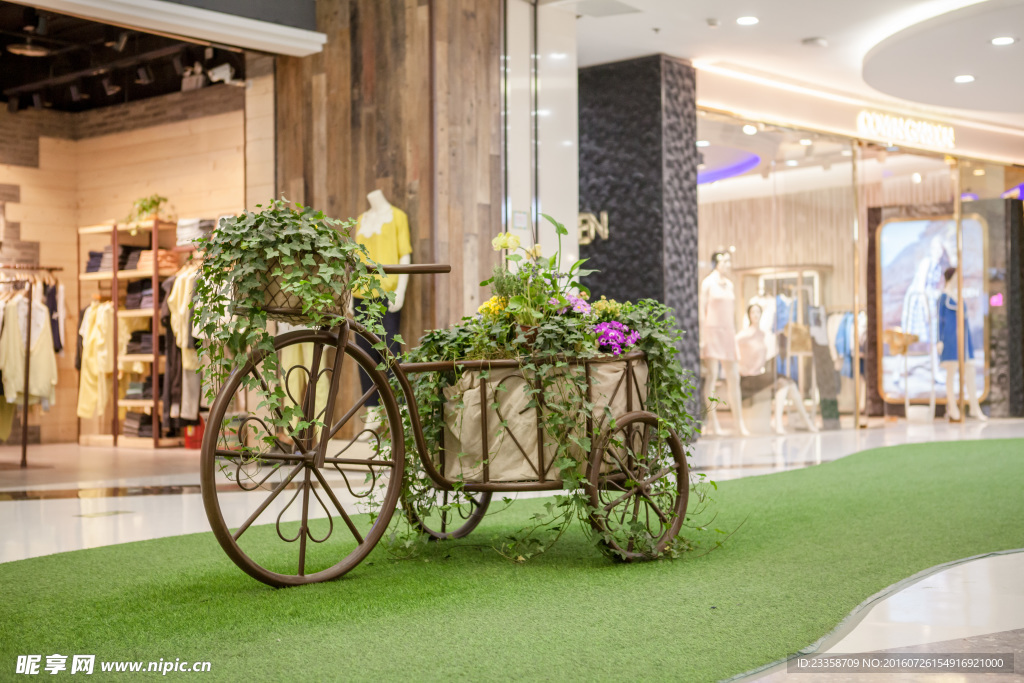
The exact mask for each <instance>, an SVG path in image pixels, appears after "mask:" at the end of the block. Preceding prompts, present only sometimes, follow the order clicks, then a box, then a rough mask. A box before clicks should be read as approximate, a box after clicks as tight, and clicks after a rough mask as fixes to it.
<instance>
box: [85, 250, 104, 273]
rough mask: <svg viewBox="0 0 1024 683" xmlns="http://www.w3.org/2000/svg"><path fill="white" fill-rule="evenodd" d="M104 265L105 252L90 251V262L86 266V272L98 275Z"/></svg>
mask: <svg viewBox="0 0 1024 683" xmlns="http://www.w3.org/2000/svg"><path fill="white" fill-rule="evenodd" d="M102 263H103V252H102V251H90V252H89V261H88V263H86V264H85V272H87V273H98V272H99V270H100V266H101V265H102Z"/></svg>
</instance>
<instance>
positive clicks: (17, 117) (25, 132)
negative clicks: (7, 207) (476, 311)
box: [0, 85, 245, 168]
mask: <svg viewBox="0 0 1024 683" xmlns="http://www.w3.org/2000/svg"><path fill="white" fill-rule="evenodd" d="M244 108H245V89H244V88H241V87H237V86H231V85H214V86H211V87H209V88H203V89H202V90H194V91H191V92H177V93H171V94H170V95H163V96H161V97H153V98H150V99H148V100H140V101H138V102H129V103H127V104H119V105H115V106H112V107H103V108H102V109H92V110H90V111H86V112H82V113H80V114H70V113H66V112H55V111H47V110H45V109H44V110H41V111H36V110H34V109H28V110H23V111H20V112H18V113H17V114H11V113H10V112H8V111H7V109H6V108H4V109H2V110H0V140H2V141H3V144H0V164H8V165H10V166H27V167H30V168H38V167H39V138H41V137H48V138H61V139H66V140H81V139H84V138H91V137H97V136H100V135H110V134H112V133H123V132H127V131H130V130H135V129H137V128H147V127H149V126H159V125H162V124H167V123H174V122H176V121H184V120H187V119H196V118H202V117H204V116H214V115H216V114H224V113H227V112H231V111H238V110H240V109H244Z"/></svg>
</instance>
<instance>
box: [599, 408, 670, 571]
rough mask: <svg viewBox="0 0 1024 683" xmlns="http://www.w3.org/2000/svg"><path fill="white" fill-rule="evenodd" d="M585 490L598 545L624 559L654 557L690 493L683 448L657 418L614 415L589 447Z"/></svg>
mask: <svg viewBox="0 0 1024 683" xmlns="http://www.w3.org/2000/svg"><path fill="white" fill-rule="evenodd" d="M589 469H590V471H589V473H588V477H587V485H586V492H587V495H588V496H589V498H590V504H591V505H592V506H593V507H594V508H595V511H594V512H593V513H592V514H591V517H590V525H591V526H592V527H593V529H594V531H595V532H596V533H597V534H598V537H599V539H600V543H601V546H602V547H603V549H604V550H605V552H606V553H608V554H609V555H611V556H612V557H614V558H616V559H620V560H624V561H626V562H630V561H635V560H644V559H651V558H654V557H658V556H659V555H660V554H661V553H662V551H664V550H665V548H666V547H667V546H668V544H669V543H670V542H671V541H672V540H673V539H674V538H675V537H676V536H677V535H678V534H679V529H680V528H681V527H682V524H683V520H684V518H685V517H686V506H687V503H688V500H689V495H690V473H689V468H688V466H687V463H686V452H685V450H684V449H683V445H682V442H680V440H679V437H678V436H677V435H676V433H675V432H673V431H672V430H671V429H667V428H663V429H661V430H659V427H658V417H657V416H656V415H654V414H652V413H648V412H644V411H636V412H632V413H626V414H625V415H623V416H622V417H620V418H618V419H617V420H616V424H615V429H613V430H611V432H610V433H609V434H607V435H606V436H605V438H604V439H602V441H601V443H600V444H599V445H598V447H597V448H596V449H595V450H594V454H593V457H592V458H591V462H590V468H589Z"/></svg>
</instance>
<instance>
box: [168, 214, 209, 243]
mask: <svg viewBox="0 0 1024 683" xmlns="http://www.w3.org/2000/svg"><path fill="white" fill-rule="evenodd" d="M216 225H217V221H215V220H213V219H212V218H183V219H181V220H179V221H178V234H177V236H178V244H179V245H187V244H192V243H193V242H195V241H196V240H197V239H199V238H200V237H205V236H206V235H208V234H210V233H211V232H213V229H214V227H216Z"/></svg>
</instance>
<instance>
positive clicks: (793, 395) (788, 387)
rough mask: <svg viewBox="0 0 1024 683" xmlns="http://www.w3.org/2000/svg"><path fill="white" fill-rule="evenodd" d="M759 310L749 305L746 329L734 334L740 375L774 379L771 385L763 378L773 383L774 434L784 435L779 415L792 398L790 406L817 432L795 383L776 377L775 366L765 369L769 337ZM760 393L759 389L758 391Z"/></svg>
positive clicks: (780, 415)
mask: <svg viewBox="0 0 1024 683" xmlns="http://www.w3.org/2000/svg"><path fill="white" fill-rule="evenodd" d="M761 315H762V312H761V307H760V306H759V305H757V304H752V305H751V306H750V307H748V308H747V322H748V324H747V326H746V327H745V328H744V329H743V331H742V332H740V333H739V334H737V335H736V349H737V351H738V352H739V367H740V376H741V377H743V378H746V377H758V378H760V377H761V376H763V375H768V374H769V372H770V374H771V375H774V376H775V380H774V382H772V380H771V379H769V378H768V377H765V378H764V379H765V380H766V381H767V382H771V383H772V384H774V392H773V398H774V400H775V425H774V430H775V433H776V434H785V433H786V428H785V426H784V425H783V424H782V414H783V412H784V411H785V410H786V401H787V400H789V399H792V401H793V405H794V406H796V410H797V412H798V413H799V414H800V417H801V419H803V421H804V424H805V425H806V426H807V429H808V430H809V431H811V432H817V431H818V428H817V426H815V424H814V422H813V421H812V420H811V417H810V416H809V415H808V414H807V409H806V408H804V401H803V398H802V397H801V396H800V390H799V389H798V388H797V386H796V382H794V381H793V380H791V379H790V378H788V377H785V376H782V375H778V374H776V373H775V372H773V371H774V365H773V366H771V368H770V369H769V367H768V366H767V361H768V343H767V339H768V336H767V335H766V334H765V332H764V330H763V329H762V328H761ZM747 381H748V380H746V379H744V380H741V382H743V383H745V382H747ZM766 386H767V384H765V385H762V386H761V388H764V387H766ZM758 390H760V389H758Z"/></svg>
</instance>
